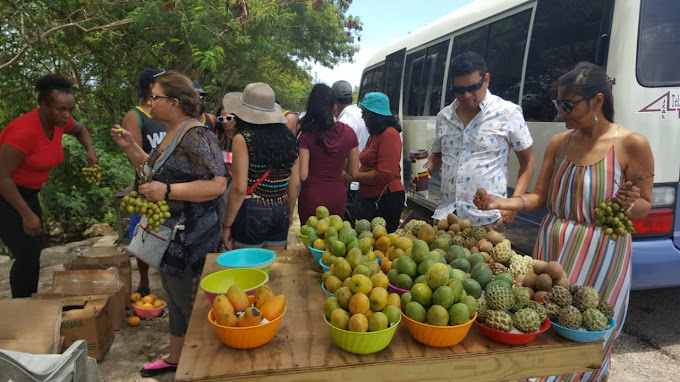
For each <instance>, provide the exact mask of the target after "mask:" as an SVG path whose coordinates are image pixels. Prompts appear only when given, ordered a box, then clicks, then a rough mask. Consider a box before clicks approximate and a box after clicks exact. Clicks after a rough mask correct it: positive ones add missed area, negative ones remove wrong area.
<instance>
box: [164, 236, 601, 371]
mask: <svg viewBox="0 0 680 382" xmlns="http://www.w3.org/2000/svg"><path fill="white" fill-rule="evenodd" d="M277 255H278V256H277V258H276V261H275V262H274V265H273V266H272V269H271V272H270V274H269V277H270V283H269V285H270V286H271V287H272V289H273V290H274V293H275V294H277V295H278V294H284V295H285V296H286V313H285V315H284V316H283V319H282V322H281V326H280V327H279V330H278V332H277V333H276V336H275V337H274V338H273V339H272V340H271V341H270V342H269V343H267V344H265V345H263V346H260V347H259V348H255V349H250V350H238V349H232V348H230V347H228V346H226V345H224V344H223V343H222V342H221V341H220V339H219V338H218V337H217V334H216V333H215V331H214V329H213V327H212V325H211V324H210V322H208V318H207V316H208V311H209V310H210V308H211V306H210V303H209V302H208V299H207V298H206V296H205V294H204V293H203V291H202V290H199V291H198V293H197V295H196V302H195V303H194V308H193V312H192V315H191V320H190V322H189V328H188V331H187V334H186V337H185V340H184V347H183V350H182V357H181V359H180V363H179V367H178V369H177V373H176V374H175V378H176V379H175V380H176V381H220V380H229V381H234V380H238V381H254V380H257V381H344V382H347V381H351V380H371V381H390V382H392V381H424V380H427V381H444V380H451V379H455V380H461V381H463V380H464V381H512V380H517V379H522V378H528V377H535V376H543V375H557V374H564V373H570V372H577V371H587V370H593V369H597V368H599V367H600V363H601V360H602V357H603V352H602V342H601V341H596V342H587V343H583V342H572V341H569V340H566V339H563V338H561V337H559V336H557V335H556V334H554V333H553V332H552V330H548V331H547V332H545V333H542V334H540V335H539V336H538V338H536V339H535V340H534V341H532V342H531V343H529V344H527V345H519V346H510V345H504V344H499V343H496V342H494V341H492V340H490V339H488V338H486V337H485V336H484V334H482V332H481V331H480V330H479V328H478V327H477V326H476V325H475V324H473V325H472V328H471V329H470V332H469V333H468V335H467V336H466V337H465V339H464V340H463V341H462V342H461V343H460V344H458V345H456V346H453V347H450V348H434V347H428V346H425V345H421V344H420V343H418V342H416V341H415V340H414V339H413V338H412V337H411V335H410V334H409V332H408V329H407V328H406V323H405V322H403V320H402V322H401V323H400V324H399V328H398V329H397V332H396V333H395V335H394V338H393V339H392V342H391V343H390V345H389V346H388V347H387V348H385V349H383V350H382V351H380V352H378V353H375V354H368V355H357V354H352V353H348V352H346V351H344V350H342V349H341V348H339V347H338V346H337V345H336V344H335V342H334V341H333V338H332V337H331V334H330V330H329V328H328V327H327V325H326V323H325V322H324V320H323V316H322V315H323V303H324V300H325V297H326V296H325V293H324V292H323V290H322V289H321V274H322V270H321V267H320V266H319V264H318V263H315V262H314V261H313V258H312V256H311V255H310V254H309V252H308V251H307V250H306V249H305V248H301V249H300V250H287V251H281V252H279V253H278V254H277ZM216 257H217V254H209V255H208V257H207V259H206V263H205V268H204V270H203V277H204V276H206V275H208V274H210V273H213V272H215V271H218V270H220V269H222V268H220V267H219V266H218V265H217V264H216V263H215V258H216Z"/></svg>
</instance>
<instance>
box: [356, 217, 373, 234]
mask: <svg viewBox="0 0 680 382" xmlns="http://www.w3.org/2000/svg"><path fill="white" fill-rule="evenodd" d="M355 230H356V231H357V234H359V235H361V234H362V233H364V232H370V231H371V222H369V221H368V220H366V219H361V220H357V223H356V228H355Z"/></svg>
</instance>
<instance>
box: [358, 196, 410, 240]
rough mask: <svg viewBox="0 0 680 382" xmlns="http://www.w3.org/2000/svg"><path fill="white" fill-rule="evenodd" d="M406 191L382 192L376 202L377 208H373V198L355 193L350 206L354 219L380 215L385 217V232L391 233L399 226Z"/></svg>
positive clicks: (371, 217)
mask: <svg viewBox="0 0 680 382" xmlns="http://www.w3.org/2000/svg"><path fill="white" fill-rule="evenodd" d="M405 197H406V193H405V192H404V191H395V192H390V193H387V194H384V195H383V196H382V198H380V202H378V210H377V211H376V209H375V202H376V201H377V200H378V197H375V198H368V199H366V198H363V197H362V196H361V194H359V195H357V198H356V200H355V201H354V206H353V208H352V215H353V217H354V218H355V219H357V220H359V219H367V220H369V221H370V220H372V219H373V218H374V217H376V216H381V217H383V218H384V219H385V223H387V226H386V227H385V229H386V230H387V233H391V232H394V231H396V230H397V228H399V219H400V218H401V212H402V210H403V209H404V198H405Z"/></svg>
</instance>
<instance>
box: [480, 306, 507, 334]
mask: <svg viewBox="0 0 680 382" xmlns="http://www.w3.org/2000/svg"><path fill="white" fill-rule="evenodd" d="M484 323H485V324H486V326H488V327H490V328H491V329H496V330H500V331H503V332H509V331H511V330H512V317H510V315H509V314H507V313H506V312H505V311H504V310H494V309H487V311H486V319H485V321H484Z"/></svg>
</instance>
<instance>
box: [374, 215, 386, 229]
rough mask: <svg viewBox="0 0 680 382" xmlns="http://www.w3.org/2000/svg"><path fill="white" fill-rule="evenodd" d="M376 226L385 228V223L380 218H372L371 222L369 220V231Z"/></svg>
mask: <svg viewBox="0 0 680 382" xmlns="http://www.w3.org/2000/svg"><path fill="white" fill-rule="evenodd" d="M376 226H383V227H385V226H387V222H386V221H385V219H384V218H382V217H380V216H377V217H374V218H373V220H371V229H373V228H375V227H376Z"/></svg>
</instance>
